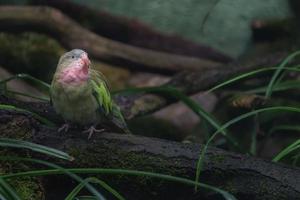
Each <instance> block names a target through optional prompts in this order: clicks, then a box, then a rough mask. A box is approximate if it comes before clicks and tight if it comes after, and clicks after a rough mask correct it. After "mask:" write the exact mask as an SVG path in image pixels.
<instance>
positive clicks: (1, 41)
mask: <svg viewBox="0 0 300 200" xmlns="http://www.w3.org/2000/svg"><path fill="white" fill-rule="evenodd" d="M63 52H64V49H63V48H62V47H61V46H60V45H59V44H58V43H57V42H56V41H55V40H53V39H51V38H49V37H47V36H45V35H41V34H37V33H31V32H24V33H20V34H11V33H0V55H1V57H0V65H2V66H3V67H7V68H8V70H9V71H11V72H13V73H29V74H31V75H33V76H35V77H38V78H41V79H44V80H46V81H50V80H51V78H52V74H53V72H54V70H55V68H56V64H57V61H58V59H59V57H60V55H61V54H62V53H63Z"/></svg>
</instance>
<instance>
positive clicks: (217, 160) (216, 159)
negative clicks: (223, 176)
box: [209, 155, 225, 164]
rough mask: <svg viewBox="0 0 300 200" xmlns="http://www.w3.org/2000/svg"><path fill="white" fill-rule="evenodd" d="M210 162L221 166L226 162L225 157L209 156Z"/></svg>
mask: <svg viewBox="0 0 300 200" xmlns="http://www.w3.org/2000/svg"><path fill="white" fill-rule="evenodd" d="M209 159H210V161H212V162H213V163H215V164H220V163H222V162H223V161H224V160H225V156H224V155H211V156H209Z"/></svg>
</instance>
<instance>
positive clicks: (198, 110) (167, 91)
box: [115, 87, 243, 150]
mask: <svg viewBox="0 0 300 200" xmlns="http://www.w3.org/2000/svg"><path fill="white" fill-rule="evenodd" d="M141 92H149V93H157V94H162V95H167V96H170V97H173V98H176V99H179V100H180V101H182V102H183V103H184V104H185V105H186V106H188V107H189V108H190V109H191V110H192V111H193V112H194V113H195V114H196V115H197V116H199V117H201V118H203V119H204V120H206V121H207V122H208V123H209V124H210V125H211V126H212V127H214V128H215V129H216V130H218V129H219V128H220V127H221V126H220V123H219V122H218V121H217V120H216V119H215V118H214V116H212V115H211V114H209V113H208V112H206V111H205V110H204V109H203V108H202V107H201V106H200V105H199V104H198V103H197V102H195V101H194V100H193V99H191V98H189V97H188V96H186V95H184V94H183V93H182V92H180V91H179V90H177V89H176V88H173V87H144V88H129V89H125V90H122V91H118V92H115V93H141ZM221 133H222V135H223V136H224V137H225V138H226V139H227V141H228V142H230V143H231V144H232V145H233V146H234V147H236V148H238V149H239V150H242V149H243V148H242V147H240V146H239V143H238V142H237V141H236V140H235V139H234V138H233V137H231V136H230V134H229V133H228V132H227V131H226V130H225V129H223V130H222V131H221Z"/></svg>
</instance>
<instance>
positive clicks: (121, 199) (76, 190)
mask: <svg viewBox="0 0 300 200" xmlns="http://www.w3.org/2000/svg"><path fill="white" fill-rule="evenodd" d="M84 182H89V183H96V184H99V185H100V186H101V187H103V188H104V189H106V190H107V191H109V192H110V193H111V194H113V195H114V196H115V197H116V198H117V199H119V200H125V198H124V197H123V196H121V195H120V194H119V193H118V192H117V191H116V190H115V189H113V188H112V187H110V186H109V185H108V184H106V183H105V182H104V181H102V180H99V179H98V178H96V177H89V178H86V179H84ZM83 187H84V183H80V184H79V185H77V186H76V187H75V188H74V189H73V191H72V192H70V194H69V195H68V196H67V197H66V198H65V200H73V199H74V198H75V197H76V196H77V194H78V193H79V192H80V191H81V189H82V188H83Z"/></svg>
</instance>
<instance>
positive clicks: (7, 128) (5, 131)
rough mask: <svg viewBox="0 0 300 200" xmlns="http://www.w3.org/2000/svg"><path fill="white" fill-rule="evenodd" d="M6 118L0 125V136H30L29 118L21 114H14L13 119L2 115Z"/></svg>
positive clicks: (26, 137)
mask: <svg viewBox="0 0 300 200" xmlns="http://www.w3.org/2000/svg"><path fill="white" fill-rule="evenodd" d="M2 120H7V122H6V123H2V125H1V126H0V132H1V136H2V137H4V138H18V139H28V138H31V137H32V134H33V132H32V127H31V124H30V119H28V118H26V117H23V116H16V117H14V118H13V119H10V118H7V119H5V118H4V117H2Z"/></svg>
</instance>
